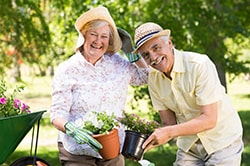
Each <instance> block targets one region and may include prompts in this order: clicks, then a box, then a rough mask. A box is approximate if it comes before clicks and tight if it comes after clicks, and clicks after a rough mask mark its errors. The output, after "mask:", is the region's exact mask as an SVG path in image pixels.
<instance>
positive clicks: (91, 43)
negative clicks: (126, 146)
mask: <svg viewBox="0 0 250 166" xmlns="http://www.w3.org/2000/svg"><path fill="white" fill-rule="evenodd" d="M75 28H76V30H77V31H78V33H79V37H78V41H77V44H76V53H75V54H74V55H73V56H72V57H70V58H69V59H68V60H66V61H65V62H63V63H62V64H60V65H59V66H58V68H57V71H56V73H55V76H54V78H53V83H52V87H53V92H52V105H51V110H50V113H51V122H52V124H53V125H54V126H55V128H57V129H58V130H59V135H58V148H59V158H60V161H61V164H62V165H70V166H76V165H91V166H93V165H102V166H105V165H119V166H122V165H124V158H123V156H122V155H121V154H119V155H118V156H117V157H116V158H114V159H111V160H105V159H103V158H102V157H101V156H100V154H99V153H98V152H96V151H95V150H93V149H92V148H91V147H90V146H89V145H88V144H85V143H84V141H83V140H79V138H81V137H80V135H81V132H78V131H79V130H78V127H77V125H76V121H77V120H79V119H84V118H85V116H86V114H87V113H88V112H90V111H97V112H103V111H108V112H109V113H112V112H113V113H114V114H115V116H116V117H121V116H122V110H124V107H125V103H126V95H127V89H128V85H129V84H131V85H143V84H145V83H146V82H147V76H148V71H149V68H148V67H147V66H145V67H138V66H137V65H136V64H134V63H130V62H129V61H128V60H126V59H124V58H123V57H122V56H121V55H119V54H118V53H117V51H119V50H120V49H121V48H122V41H121V38H120V36H119V33H118V31H117V28H116V25H115V23H114V21H113V19H112V17H111V16H110V14H109V12H108V10H107V9H106V8H105V7H102V6H100V7H97V8H93V9H91V10H89V11H87V12H86V13H84V14H83V15H81V16H80V17H79V18H78V19H77V21H76V23H75ZM137 62H143V58H139V60H138V61H137ZM141 64H143V63H141ZM141 66H143V65H141ZM72 133H73V134H72ZM119 137H120V143H121V146H122V143H123V140H124V129H123V128H122V127H121V128H119ZM79 142H80V143H81V144H79ZM120 149H121V148H120Z"/></svg>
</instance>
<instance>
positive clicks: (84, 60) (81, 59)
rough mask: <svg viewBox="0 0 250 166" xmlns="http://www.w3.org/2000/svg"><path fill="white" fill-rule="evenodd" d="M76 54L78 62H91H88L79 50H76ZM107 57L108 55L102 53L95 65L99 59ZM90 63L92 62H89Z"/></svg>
mask: <svg viewBox="0 0 250 166" xmlns="http://www.w3.org/2000/svg"><path fill="white" fill-rule="evenodd" d="M76 56H77V57H78V58H79V60H80V62H82V63H87V64H91V63H89V62H88V61H87V60H86V59H85V57H84V56H83V55H82V54H81V52H80V51H79V50H78V51H77V52H76ZM108 57H109V55H106V54H104V55H103V56H102V57H101V58H100V59H99V60H98V61H97V62H96V65H97V64H98V63H100V62H101V61H106V60H107V58H108ZM91 65H92V64H91Z"/></svg>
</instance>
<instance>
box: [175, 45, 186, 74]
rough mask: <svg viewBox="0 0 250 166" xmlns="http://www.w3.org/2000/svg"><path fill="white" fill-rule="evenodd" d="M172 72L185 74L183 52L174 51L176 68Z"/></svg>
mask: <svg viewBox="0 0 250 166" xmlns="http://www.w3.org/2000/svg"><path fill="white" fill-rule="evenodd" d="M172 72H175V73H184V72H185V68H184V62H183V55H182V53H181V51H179V50H176V49H174V66H173V70H172Z"/></svg>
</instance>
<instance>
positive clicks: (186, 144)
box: [148, 49, 242, 154]
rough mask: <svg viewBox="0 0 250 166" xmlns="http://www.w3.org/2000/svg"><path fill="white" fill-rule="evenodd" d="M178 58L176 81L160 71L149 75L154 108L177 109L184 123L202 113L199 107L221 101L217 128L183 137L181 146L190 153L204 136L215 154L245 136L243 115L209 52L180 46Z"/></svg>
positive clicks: (205, 144) (205, 141)
mask: <svg viewBox="0 0 250 166" xmlns="http://www.w3.org/2000/svg"><path fill="white" fill-rule="evenodd" d="M174 57H175V59H174V66H173V70H172V72H171V77H172V80H169V79H168V78H167V77H166V76H165V75H164V74H163V73H162V72H159V71H157V70H152V71H151V72H150V74H149V82H148V87H149V92H150V97H151V100H152V103H153V107H154V109H156V110H167V109H170V110H172V111H174V112H175V114H176V119H177V122H178V123H183V122H187V121H189V120H191V119H193V118H195V117H197V116H198V115H199V114H200V110H199V106H201V105H207V104H211V103H214V102H218V120H217V124H216V127H215V128H213V129H210V130H207V131H204V132H201V133H198V134H196V135H190V136H179V137H178V139H177V146H178V147H179V148H181V149H182V150H184V151H186V152H187V151H188V150H189V149H190V147H191V146H192V145H193V144H194V143H195V142H196V141H197V140H198V139H200V141H201V142H202V144H203V146H204V148H205V149H206V151H207V153H208V154H211V153H213V152H215V151H217V150H220V149H222V148H224V147H226V146H228V145H229V144H230V143H232V142H233V141H234V140H235V139H237V138H239V137H240V136H242V125H241V121H240V118H239V116H238V113H237V111H235V110H234V108H233V107H232V104H231V102H230V99H229V98H228V96H227V94H226V93H225V88H224V87H223V86H222V85H221V83H220V80H219V77H218V74H217V71H216V68H215V65H214V64H213V63H212V61H211V60H210V59H209V58H208V57H207V56H206V55H201V54H198V53H193V52H183V51H179V50H176V49H175V50H174Z"/></svg>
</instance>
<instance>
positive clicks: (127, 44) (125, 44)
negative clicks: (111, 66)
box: [117, 28, 140, 63]
mask: <svg viewBox="0 0 250 166" xmlns="http://www.w3.org/2000/svg"><path fill="white" fill-rule="evenodd" d="M117 30H118V33H119V36H120V38H121V40H122V51H123V52H124V53H125V54H126V56H127V58H128V60H129V62H131V63H133V62H136V61H138V60H139V59H140V55H138V54H133V53H132V51H134V47H133V44H132V38H131V36H130V34H129V33H128V32H127V31H125V30H124V29H120V28H118V29H117Z"/></svg>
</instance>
